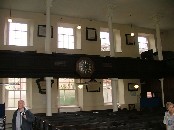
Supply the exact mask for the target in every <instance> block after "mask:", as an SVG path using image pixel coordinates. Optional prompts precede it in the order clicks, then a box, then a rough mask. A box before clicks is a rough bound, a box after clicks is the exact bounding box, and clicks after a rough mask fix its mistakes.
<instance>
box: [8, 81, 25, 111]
mask: <svg viewBox="0 0 174 130" xmlns="http://www.w3.org/2000/svg"><path fill="white" fill-rule="evenodd" d="M21 81H22V82H21ZM8 82H9V84H11V85H9V86H8V87H6V90H7V91H8V99H7V100H8V107H13V108H17V107H18V101H19V100H20V99H22V100H24V101H25V103H26V78H22V79H20V78H8ZM15 84H18V85H15ZM11 90H13V91H11ZM21 90H22V91H21ZM11 102H13V104H10V103H11ZM26 106H27V104H26Z"/></svg>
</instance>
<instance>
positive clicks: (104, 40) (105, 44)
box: [100, 28, 122, 52]
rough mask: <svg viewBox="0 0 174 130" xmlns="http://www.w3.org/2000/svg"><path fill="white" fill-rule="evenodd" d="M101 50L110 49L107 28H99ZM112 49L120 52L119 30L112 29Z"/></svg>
mask: <svg viewBox="0 0 174 130" xmlns="http://www.w3.org/2000/svg"><path fill="white" fill-rule="evenodd" d="M100 40H101V51H110V39H109V29H108V28H101V29H100ZM113 42H114V43H113V44H114V45H113V47H114V48H113V49H114V51H115V52H122V49H121V36H120V30H117V29H113Z"/></svg>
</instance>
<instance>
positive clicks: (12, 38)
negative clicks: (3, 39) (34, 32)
mask: <svg viewBox="0 0 174 130" xmlns="http://www.w3.org/2000/svg"><path fill="white" fill-rule="evenodd" d="M27 28H28V26H27V24H24V23H9V45H16V46H27V33H28V31H27Z"/></svg>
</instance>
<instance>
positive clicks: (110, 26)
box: [108, 4, 115, 57]
mask: <svg viewBox="0 0 174 130" xmlns="http://www.w3.org/2000/svg"><path fill="white" fill-rule="evenodd" d="M112 10H113V6H112V5H110V4H109V5H108V28H109V41H110V56H111V57H115V47H114V33H113V28H112Z"/></svg>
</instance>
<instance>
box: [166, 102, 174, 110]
mask: <svg viewBox="0 0 174 130" xmlns="http://www.w3.org/2000/svg"><path fill="white" fill-rule="evenodd" d="M171 105H172V106H174V104H173V103H172V102H167V103H166V108H167V109H168V108H169V106H171Z"/></svg>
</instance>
